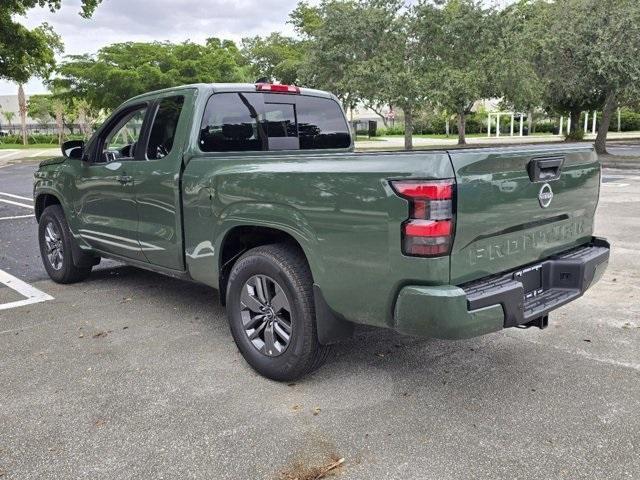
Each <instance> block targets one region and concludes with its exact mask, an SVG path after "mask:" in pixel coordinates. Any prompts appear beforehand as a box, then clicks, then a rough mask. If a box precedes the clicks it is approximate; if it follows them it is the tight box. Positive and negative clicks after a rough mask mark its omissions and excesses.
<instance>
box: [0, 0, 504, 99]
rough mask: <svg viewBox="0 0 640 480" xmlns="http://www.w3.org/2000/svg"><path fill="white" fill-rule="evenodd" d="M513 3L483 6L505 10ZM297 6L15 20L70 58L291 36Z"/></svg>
mask: <svg viewBox="0 0 640 480" xmlns="http://www.w3.org/2000/svg"><path fill="white" fill-rule="evenodd" d="M408 1H412V0H408ZM512 1H513V0H485V3H486V4H494V5H505V4H507V3H511V2H512ZM308 3H311V4H314V3H317V0H311V1H309V2H308ZM296 4H297V0H102V3H101V4H100V5H99V6H98V8H97V10H96V12H95V13H94V15H93V17H92V18H91V19H89V20H85V19H83V18H82V17H80V15H78V12H79V11H80V0H63V1H62V5H63V7H62V8H61V9H60V10H59V11H57V12H56V13H51V12H49V10H48V9H46V8H34V9H33V10H31V11H29V12H28V14H27V16H26V17H18V18H17V20H18V21H20V22H22V23H23V24H24V25H26V26H27V27H29V28H32V27H35V26H38V25H40V24H42V23H43V22H47V23H49V24H50V25H52V26H53V28H54V30H55V31H56V32H57V33H58V34H59V35H60V36H61V37H62V40H63V41H64V44H65V54H69V55H73V54H80V53H94V52H96V51H97V50H98V49H99V48H100V47H103V46H105V45H109V44H111V43H115V42H126V41H154V40H159V41H160V40H171V41H174V42H179V41H183V40H192V41H194V42H203V41H204V40H205V39H206V38H209V37H219V38H223V39H224V38H226V39H231V40H234V41H236V42H238V41H240V39H241V38H242V37H248V36H254V35H265V34H268V33H270V32H273V31H280V32H283V33H285V34H292V33H293V31H292V28H291V25H288V24H286V21H287V18H288V15H289V13H290V12H291V11H292V10H293V9H294V8H295V6H296ZM16 91H17V85H15V84H12V83H10V82H5V81H1V80H0V95H4V94H15V93H16ZM26 91H27V93H28V94H34V93H43V92H46V88H45V87H44V86H43V85H42V82H41V81H40V80H38V79H33V80H32V81H30V82H29V83H28V84H27V85H26Z"/></svg>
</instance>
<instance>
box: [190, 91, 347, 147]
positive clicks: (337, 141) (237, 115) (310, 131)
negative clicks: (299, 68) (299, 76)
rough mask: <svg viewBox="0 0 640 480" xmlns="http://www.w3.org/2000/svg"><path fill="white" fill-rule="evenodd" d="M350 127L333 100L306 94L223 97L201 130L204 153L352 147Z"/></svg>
mask: <svg viewBox="0 0 640 480" xmlns="http://www.w3.org/2000/svg"><path fill="white" fill-rule="evenodd" d="M350 144H351V137H350V135H349V128H348V126H347V123H346V121H345V118H344V115H343V113H342V110H341V109H340V106H339V105H338V104H337V103H336V102H335V101H334V100H332V99H328V98H321V97H310V96H304V95H280V94H264V93H251V92H248V93H244V92H238V93H218V94H215V95H212V96H211V98H209V101H208V102H207V106H206V109H205V113H204V116H203V119H202V125H201V127H200V138H199V145H200V149H201V150H202V151H204V152H238V151H260V150H269V151H278V150H306V149H332V148H347V147H349V145H350Z"/></svg>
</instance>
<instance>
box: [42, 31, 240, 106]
mask: <svg viewBox="0 0 640 480" xmlns="http://www.w3.org/2000/svg"><path fill="white" fill-rule="evenodd" d="M249 70H250V66H249V65H248V64H247V62H246V60H245V59H244V57H243V56H242V54H241V53H240V51H239V50H238V48H237V46H236V45H235V44H234V43H233V42H231V41H226V40H225V41H221V40H219V39H217V38H210V39H208V40H207V41H206V43H205V44H204V45H201V44H197V43H192V42H188V41H187V42H184V43H179V44H174V43H169V42H153V43H141V42H127V43H116V44H113V45H109V46H107V47H104V48H101V49H100V50H99V51H98V52H97V53H96V54H95V55H73V56H69V57H68V58H67V60H66V61H65V62H63V63H62V64H61V65H60V66H59V68H58V70H57V73H58V76H57V78H54V79H53V81H52V82H50V85H51V86H53V87H54V88H59V89H61V90H63V91H65V92H67V93H66V94H64V97H65V98H67V99H69V98H73V99H76V100H80V99H84V100H86V101H87V102H88V104H89V105H90V106H91V107H92V108H96V109H105V110H111V109H113V108H115V107H117V106H118V105H120V103H122V102H123V101H124V100H126V99H128V98H131V97H133V96H135V95H139V94H141V93H145V92H148V91H151V90H157V89H161V88H167V87H173V86H176V85H182V84H189V83H201V82H203V83H211V82H240V81H247V80H248V79H249V78H250V74H249Z"/></svg>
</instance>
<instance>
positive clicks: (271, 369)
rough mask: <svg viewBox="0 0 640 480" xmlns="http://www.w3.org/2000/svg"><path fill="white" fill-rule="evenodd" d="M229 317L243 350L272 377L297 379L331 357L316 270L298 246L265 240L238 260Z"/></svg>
mask: <svg viewBox="0 0 640 480" xmlns="http://www.w3.org/2000/svg"><path fill="white" fill-rule="evenodd" d="M227 316H228V318H229V325H230V327H231V333H232V335H233V338H234V340H235V342H236V345H237V346H238V349H239V350H240V353H242V356H243V357H244V358H245V360H246V361H247V362H248V363H249V365H251V367H253V369H254V370H256V371H257V372H258V373H260V374H261V375H263V376H265V377H267V378H271V379H273V380H279V381H290V380H295V379H296V378H299V377H301V376H303V375H306V374H307V373H310V372H311V371H313V370H315V369H316V368H318V367H319V366H320V365H321V364H322V363H323V362H324V360H325V359H326V357H327V354H328V351H329V347H328V346H323V345H321V344H320V343H319V342H318V336H317V330H316V319H315V308H314V302H313V280H312V278H311V272H310V270H309V266H308V264H307V261H306V259H305V257H304V256H303V254H302V253H301V252H300V251H299V250H298V249H297V248H295V247H293V246H289V245H286V244H275V245H265V246H261V247H257V248H254V249H251V250H249V251H248V252H246V253H245V254H244V255H243V256H242V257H240V259H238V261H237V262H236V263H235V264H234V266H233V269H232V270H231V274H230V276H229V283H228V286H227Z"/></svg>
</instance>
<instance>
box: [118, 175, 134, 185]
mask: <svg viewBox="0 0 640 480" xmlns="http://www.w3.org/2000/svg"><path fill="white" fill-rule="evenodd" d="M118 182H120V183H121V184H122V185H126V184H127V183H132V182H133V177H132V176H131V175H120V176H119V177H118Z"/></svg>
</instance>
